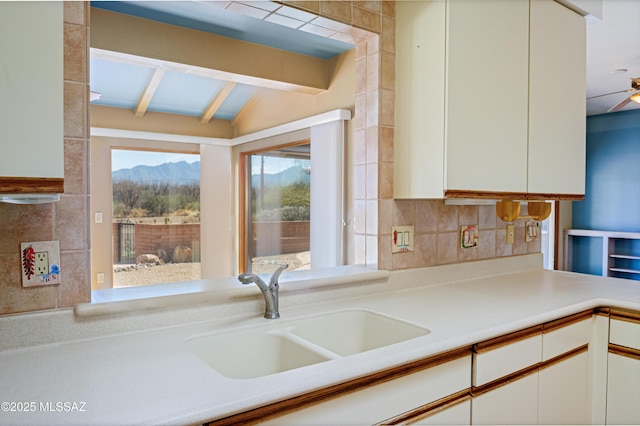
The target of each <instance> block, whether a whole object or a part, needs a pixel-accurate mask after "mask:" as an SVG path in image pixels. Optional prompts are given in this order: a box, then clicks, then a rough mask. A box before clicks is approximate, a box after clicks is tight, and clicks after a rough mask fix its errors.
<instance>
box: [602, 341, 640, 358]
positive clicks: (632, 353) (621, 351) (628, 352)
mask: <svg viewBox="0 0 640 426" xmlns="http://www.w3.org/2000/svg"><path fill="white" fill-rule="evenodd" d="M609 353H612V354H616V355H621V356H624V357H627V358H632V359H636V360H638V361H640V349H634V348H628V347H626V346H620V345H616V344H615V343H609Z"/></svg>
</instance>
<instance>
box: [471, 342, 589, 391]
mask: <svg viewBox="0 0 640 426" xmlns="http://www.w3.org/2000/svg"><path fill="white" fill-rule="evenodd" d="M588 350H589V344H588V343H586V344H584V345H582V346H579V347H577V348H575V349H572V350H570V351H568V352H565V353H563V354H561V355H558V356H556V357H553V358H551V359H548V360H546V361H542V362H537V363H535V364H532V365H530V366H528V367H525V368H523V369H522V370H518V371H516V372H513V373H511V374H507V375H506V376H503V377H500V378H498V379H496V380H494V381H492V382H489V383H485V384H484V385H480V386H474V387H472V388H471V396H473V397H476V396H479V395H482V394H483V393H487V392H491V391H492V390H495V389H497V388H500V387H502V386H504V385H508V384H509V383H512V382H515V381H516V380H519V379H522V378H523V377H526V376H528V375H530V374H534V373H537V372H539V371H540V370H544V369H545V368H547V367H551V366H552V365H555V364H558V363H560V362H563V361H566V360H567V359H569V358H572V357H574V356H576V355H579V354H581V353H583V352H586V351H588Z"/></svg>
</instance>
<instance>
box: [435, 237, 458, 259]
mask: <svg viewBox="0 0 640 426" xmlns="http://www.w3.org/2000/svg"><path fill="white" fill-rule="evenodd" d="M437 235H438V237H437V238H438V239H437V244H438V246H437V247H438V264H439V265H443V264H446V263H456V262H458V233H457V232H441V233H439V234H437Z"/></svg>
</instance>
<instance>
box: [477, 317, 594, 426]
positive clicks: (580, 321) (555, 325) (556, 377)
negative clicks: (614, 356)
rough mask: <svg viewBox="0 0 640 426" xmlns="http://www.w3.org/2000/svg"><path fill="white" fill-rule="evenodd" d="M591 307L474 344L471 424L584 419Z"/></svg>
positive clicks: (587, 413)
mask: <svg viewBox="0 0 640 426" xmlns="http://www.w3.org/2000/svg"><path fill="white" fill-rule="evenodd" d="M592 322H593V320H592V315H591V312H586V313H583V314H577V315H573V316H571V317H567V318H562V319H560V320H557V321H552V322H549V323H545V324H543V325H541V326H539V327H533V328H530V329H528V330H523V331H521V332H516V333H513V334H512V335H507V336H503V337H499V338H497V339H492V340H490V341H487V342H482V343H479V344H477V345H474V356H473V362H474V367H473V372H474V376H473V387H472V395H473V400H472V403H471V422H472V424H477V425H481V424H586V423H588V422H589V421H590V413H591V410H590V398H591V393H590V392H589V385H590V383H591V374H590V363H589V359H590V358H589V356H588V352H587V351H588V345H589V343H590V341H591V339H592V329H593V327H592Z"/></svg>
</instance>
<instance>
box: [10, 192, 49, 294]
mask: <svg viewBox="0 0 640 426" xmlns="http://www.w3.org/2000/svg"><path fill="white" fill-rule="evenodd" d="M52 218H53V204H52V203H51V204H39V205H27V206H20V205H13V204H3V203H0V235H1V236H2V244H0V254H9V255H18V254H19V253H20V244H21V243H25V242H32V241H51V240H53V236H54V233H53V219H52ZM1 276H2V275H0V277H1ZM0 281H2V280H0Z"/></svg>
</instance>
